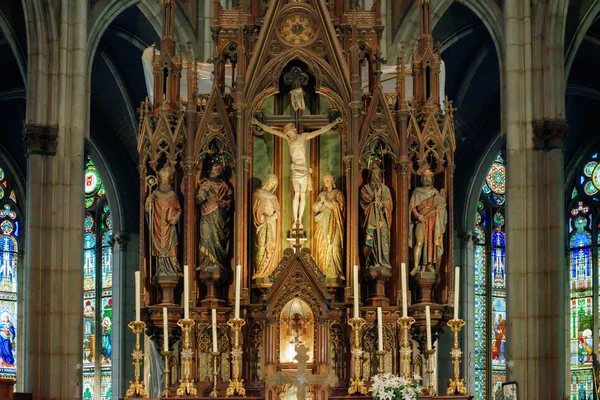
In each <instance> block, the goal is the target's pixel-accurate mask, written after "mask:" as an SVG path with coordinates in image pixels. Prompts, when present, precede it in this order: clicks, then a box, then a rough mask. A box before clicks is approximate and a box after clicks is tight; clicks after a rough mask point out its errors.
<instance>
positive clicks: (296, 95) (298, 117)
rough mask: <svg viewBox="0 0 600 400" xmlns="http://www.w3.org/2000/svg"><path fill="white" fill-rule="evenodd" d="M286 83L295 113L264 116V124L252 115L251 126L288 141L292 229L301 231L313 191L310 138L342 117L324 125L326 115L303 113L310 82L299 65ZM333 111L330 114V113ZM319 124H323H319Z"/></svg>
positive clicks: (286, 79)
mask: <svg viewBox="0 0 600 400" xmlns="http://www.w3.org/2000/svg"><path fill="white" fill-rule="evenodd" d="M283 81H284V83H285V84H286V85H287V86H290V87H291V88H292V90H291V91H290V95H291V103H292V108H293V113H292V115H278V116H269V117H267V116H265V117H264V120H265V123H262V122H260V121H258V120H257V119H256V118H252V125H256V126H258V127H259V128H260V129H261V130H263V131H265V132H268V133H270V134H272V135H276V136H279V137H281V138H283V139H284V140H286V141H287V142H288V147H289V151H290V158H291V160H292V164H291V167H290V179H291V181H292V187H293V189H294V198H293V202H292V210H293V222H292V230H294V231H296V232H300V231H302V229H303V228H304V227H303V225H302V216H303V215H304V209H305V208H306V192H307V191H308V190H311V189H312V187H311V176H310V174H311V172H312V171H311V169H310V168H309V166H308V165H307V159H306V145H307V143H308V141H310V140H311V139H313V138H316V137H317V136H319V135H321V134H323V133H326V132H329V131H330V130H332V129H333V128H335V127H336V126H337V125H338V124H340V123H342V122H343V120H342V119H341V118H340V117H337V118H335V120H334V121H333V122H331V123H327V124H326V125H324V126H322V125H321V124H322V123H323V122H325V121H327V122H329V121H330V118H329V116H327V115H306V116H305V115H302V111H303V109H304V107H305V103H304V94H303V90H302V87H303V86H306V84H307V83H308V81H309V79H308V74H307V73H306V72H304V71H302V69H301V68H300V67H292V68H291V69H290V71H288V72H287V73H286V74H285V75H284V78H283ZM330 114H331V113H330ZM266 123H272V124H277V125H283V129H277V128H273V127H272V126H269V125H267V124H266ZM319 125H321V126H320V127H319ZM316 127H318V129H317V130H315V131H312V132H307V133H303V134H299V131H301V130H304V129H305V128H308V129H311V128H316Z"/></svg>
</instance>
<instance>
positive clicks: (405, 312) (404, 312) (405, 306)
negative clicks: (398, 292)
mask: <svg viewBox="0 0 600 400" xmlns="http://www.w3.org/2000/svg"><path fill="white" fill-rule="evenodd" d="M401 267H402V268H401V271H400V273H401V274H402V317H404V318H406V317H408V303H407V298H406V294H407V290H406V264H404V263H402V265H401Z"/></svg>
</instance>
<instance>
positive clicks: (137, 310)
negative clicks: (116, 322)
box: [134, 271, 141, 322]
mask: <svg viewBox="0 0 600 400" xmlns="http://www.w3.org/2000/svg"><path fill="white" fill-rule="evenodd" d="M134 276H135V322H140V297H141V294H140V287H141V283H140V271H135V274H134Z"/></svg>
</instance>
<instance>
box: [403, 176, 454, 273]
mask: <svg viewBox="0 0 600 400" xmlns="http://www.w3.org/2000/svg"><path fill="white" fill-rule="evenodd" d="M408 208H409V210H410V216H411V218H412V221H413V222H412V226H411V227H410V229H409V231H408V244H409V246H410V247H412V248H413V257H414V267H413V269H412V270H411V271H410V273H411V275H414V274H416V273H417V272H420V271H421V272H423V271H428V272H436V271H437V270H438V269H439V266H440V261H441V258H442V254H443V253H444V232H446V223H447V219H448V214H447V210H446V191H445V190H444V189H442V191H441V192H439V191H438V190H437V189H436V188H434V187H433V172H431V170H430V169H426V170H425V172H423V183H422V186H421V187H417V188H415V190H414V191H413V193H412V195H411V197H410V203H409V205H408Z"/></svg>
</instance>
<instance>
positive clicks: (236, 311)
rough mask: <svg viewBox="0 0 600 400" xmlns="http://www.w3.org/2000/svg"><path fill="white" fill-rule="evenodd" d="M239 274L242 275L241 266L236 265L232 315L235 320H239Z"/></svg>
mask: <svg viewBox="0 0 600 400" xmlns="http://www.w3.org/2000/svg"><path fill="white" fill-rule="evenodd" d="M241 274H242V266H241V265H236V266H235V313H234V318H235V319H239V318H240V284H241V278H240V275H241Z"/></svg>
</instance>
